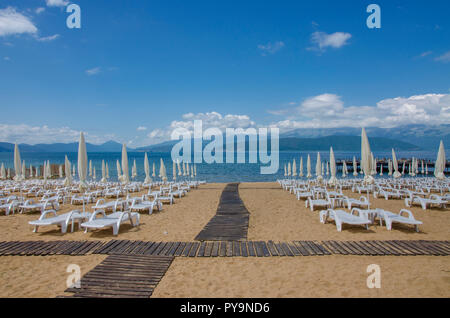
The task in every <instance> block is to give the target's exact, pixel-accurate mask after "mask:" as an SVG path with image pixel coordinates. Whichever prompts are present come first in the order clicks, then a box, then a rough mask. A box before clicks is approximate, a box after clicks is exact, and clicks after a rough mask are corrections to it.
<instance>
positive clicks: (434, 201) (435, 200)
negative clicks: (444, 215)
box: [405, 194, 448, 210]
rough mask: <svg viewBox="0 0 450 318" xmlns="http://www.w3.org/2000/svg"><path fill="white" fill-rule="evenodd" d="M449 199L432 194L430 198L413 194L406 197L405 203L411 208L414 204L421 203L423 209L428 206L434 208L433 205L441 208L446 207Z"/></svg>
mask: <svg viewBox="0 0 450 318" xmlns="http://www.w3.org/2000/svg"><path fill="white" fill-rule="evenodd" d="M447 203H448V201H447V200H443V199H442V198H441V197H439V196H437V195H435V194H431V195H430V196H429V197H428V198H421V197H419V196H416V195H413V196H412V197H409V198H406V199H405V205H406V206H407V207H408V208H409V207H411V206H412V205H415V204H417V205H420V206H422V209H423V210H426V209H427V208H432V207H433V206H438V207H440V208H446V206H447Z"/></svg>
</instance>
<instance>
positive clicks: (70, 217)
mask: <svg viewBox="0 0 450 318" xmlns="http://www.w3.org/2000/svg"><path fill="white" fill-rule="evenodd" d="M50 214H53V217H47V218H46V216H47V215H50ZM90 217H91V213H89V212H80V211H78V210H74V211H71V212H69V213H64V214H61V215H56V211H55V210H48V211H45V212H44V213H42V215H41V216H40V218H39V219H38V220H35V221H30V222H28V223H29V224H30V225H34V230H33V232H34V233H37V231H38V229H39V227H40V226H48V225H57V226H59V227H61V233H66V232H67V227H68V225H69V223H70V222H72V229H71V231H72V232H73V230H74V224H75V223H78V226H80V223H81V222H82V221H85V220H88V219H89V218H90Z"/></svg>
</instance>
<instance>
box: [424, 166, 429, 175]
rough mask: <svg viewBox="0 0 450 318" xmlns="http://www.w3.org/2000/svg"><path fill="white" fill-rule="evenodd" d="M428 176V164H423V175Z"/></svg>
mask: <svg viewBox="0 0 450 318" xmlns="http://www.w3.org/2000/svg"><path fill="white" fill-rule="evenodd" d="M427 174H428V163H426V164H425V175H427Z"/></svg>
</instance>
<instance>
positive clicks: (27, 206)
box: [19, 199, 59, 213]
mask: <svg viewBox="0 0 450 318" xmlns="http://www.w3.org/2000/svg"><path fill="white" fill-rule="evenodd" d="M47 207H51V208H52V209H53V210H59V204H57V203H55V202H48V201H45V202H43V203H35V202H34V201H33V200H32V199H28V200H26V201H25V203H24V204H21V205H19V209H20V213H23V212H33V211H36V210H40V211H41V213H44V211H45V210H46V209H47Z"/></svg>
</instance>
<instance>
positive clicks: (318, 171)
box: [316, 152, 322, 180]
mask: <svg viewBox="0 0 450 318" xmlns="http://www.w3.org/2000/svg"><path fill="white" fill-rule="evenodd" d="M316 177H317V179H318V180H321V179H322V163H321V161H320V152H318V153H317V161H316Z"/></svg>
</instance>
